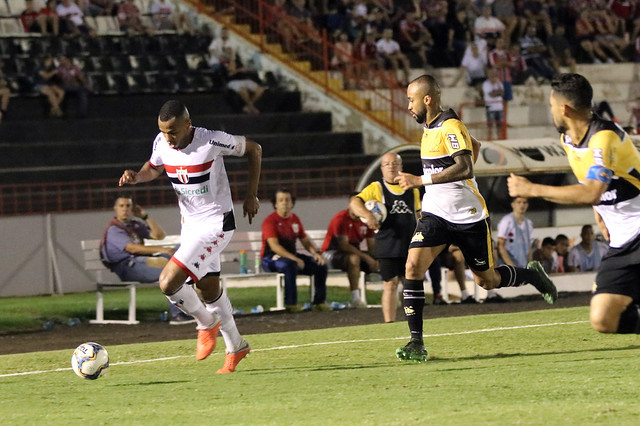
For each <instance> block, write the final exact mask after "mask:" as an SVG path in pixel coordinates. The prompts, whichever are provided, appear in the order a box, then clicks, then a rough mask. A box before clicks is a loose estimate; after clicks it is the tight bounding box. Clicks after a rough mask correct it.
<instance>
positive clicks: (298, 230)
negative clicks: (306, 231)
mask: <svg viewBox="0 0 640 426" xmlns="http://www.w3.org/2000/svg"><path fill="white" fill-rule="evenodd" d="M291 229H293V232H295V233H296V234H297V233H298V232H300V226H299V225H298V224H297V223H292V224H291Z"/></svg>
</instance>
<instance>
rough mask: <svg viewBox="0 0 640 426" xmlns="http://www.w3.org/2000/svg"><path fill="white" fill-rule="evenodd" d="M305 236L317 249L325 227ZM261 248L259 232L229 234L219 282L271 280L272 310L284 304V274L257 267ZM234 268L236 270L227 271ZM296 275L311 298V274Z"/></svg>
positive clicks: (174, 240)
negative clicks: (244, 257)
mask: <svg viewBox="0 0 640 426" xmlns="http://www.w3.org/2000/svg"><path fill="white" fill-rule="evenodd" d="M306 232H307V235H308V236H309V239H311V240H312V241H313V243H314V245H315V246H316V247H317V248H318V249H320V248H321V247H322V242H323V241H324V236H325V234H326V232H327V231H326V230H308V231H306ZM179 241H180V236H179V235H168V236H167V237H166V238H165V239H164V240H145V244H146V245H175V244H178V243H179ZM298 245H299V247H298V250H299V251H301V252H303V253H305V250H304V248H303V247H302V246H301V245H300V243H299V242H298ZM261 249H262V232H256V231H249V232H238V231H236V232H235V233H234V234H233V238H232V239H231V241H230V242H229V244H228V245H227V247H226V248H225V249H224V250H223V252H222V254H221V256H220V263H221V267H222V273H221V274H220V283H221V285H222V286H224V287H233V286H234V285H235V284H236V283H237V282H238V281H249V280H264V281H272V282H273V286H275V287H276V306H275V308H272V310H282V309H284V308H285V305H284V274H282V273H277V272H263V271H261V270H260V261H261V258H260V251H261ZM242 250H244V251H245V252H246V254H247V268H248V272H247V273H246V274H241V273H239V272H240V264H239V258H240V252H241V251H242ZM232 269H235V270H236V271H238V272H230V271H231V270H232ZM329 273H330V274H345V276H346V272H344V271H341V270H338V269H330V270H329ZM298 278H302V279H305V280H308V282H309V290H310V292H311V295H310V300H313V295H314V291H315V286H314V279H313V276H307V275H299V276H298ZM359 288H360V295H361V299H362V300H363V301H364V302H365V303H366V286H365V274H364V272H362V273H361V274H360V282H359Z"/></svg>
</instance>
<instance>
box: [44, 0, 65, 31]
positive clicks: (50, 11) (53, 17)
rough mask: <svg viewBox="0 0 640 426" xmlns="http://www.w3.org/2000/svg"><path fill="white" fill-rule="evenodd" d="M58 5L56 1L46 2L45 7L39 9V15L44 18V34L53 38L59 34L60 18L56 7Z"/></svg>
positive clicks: (48, 0)
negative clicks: (45, 26)
mask: <svg viewBox="0 0 640 426" xmlns="http://www.w3.org/2000/svg"><path fill="white" fill-rule="evenodd" d="M57 6H58V3H57V2H56V0H47V2H46V4H45V6H44V7H43V8H42V9H40V14H41V15H45V16H46V18H47V19H46V22H47V29H46V33H47V34H48V33H51V34H52V35H53V36H54V37H58V35H59V34H60V18H59V16H58V12H57V11H56V7H57ZM42 34H45V30H44V28H42Z"/></svg>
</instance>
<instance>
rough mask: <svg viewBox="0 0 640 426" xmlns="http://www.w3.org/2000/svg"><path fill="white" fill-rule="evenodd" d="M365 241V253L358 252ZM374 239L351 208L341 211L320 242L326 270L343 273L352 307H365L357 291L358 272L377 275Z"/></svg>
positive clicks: (370, 231)
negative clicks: (375, 273) (335, 270)
mask: <svg viewBox="0 0 640 426" xmlns="http://www.w3.org/2000/svg"><path fill="white" fill-rule="evenodd" d="M363 241H365V242H366V244H367V250H366V251H363V250H361V249H360V244H361V243H362V242H363ZM374 250H375V240H374V233H373V229H370V228H368V227H367V225H366V224H365V223H362V222H361V221H360V219H359V217H358V216H357V215H356V214H355V213H353V211H352V210H351V209H345V210H341V211H339V212H338V213H336V215H335V216H333V218H332V219H331V222H329V227H328V229H327V234H326V235H325V238H324V242H323V243H322V248H321V252H322V256H323V257H324V260H325V262H326V263H327V265H328V266H329V267H330V268H333V269H340V270H342V271H345V272H346V273H347V277H348V278H349V289H350V290H351V301H350V302H349V306H350V307H352V308H366V307H367V305H366V304H365V302H364V300H362V295H361V294H360V290H359V286H358V284H359V282H360V271H364V272H365V273H366V274H369V273H371V272H378V270H379V266H378V261H377V260H376V259H375V258H374V257H373V253H374Z"/></svg>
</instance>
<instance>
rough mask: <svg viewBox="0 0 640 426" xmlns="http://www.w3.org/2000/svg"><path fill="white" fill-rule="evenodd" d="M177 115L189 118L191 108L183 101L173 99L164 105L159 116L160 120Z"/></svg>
mask: <svg viewBox="0 0 640 426" xmlns="http://www.w3.org/2000/svg"><path fill="white" fill-rule="evenodd" d="M176 117H182V118H189V110H188V109H187V106H186V105H185V104H183V103H182V102H181V101H178V100H176V99H171V100H170V101H167V102H165V103H164V105H162V108H160V113H159V114H158V118H159V119H160V121H169V120H171V119H172V118H176Z"/></svg>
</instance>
